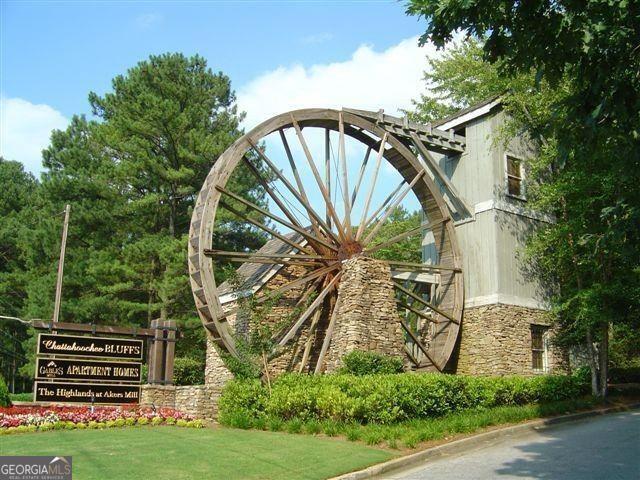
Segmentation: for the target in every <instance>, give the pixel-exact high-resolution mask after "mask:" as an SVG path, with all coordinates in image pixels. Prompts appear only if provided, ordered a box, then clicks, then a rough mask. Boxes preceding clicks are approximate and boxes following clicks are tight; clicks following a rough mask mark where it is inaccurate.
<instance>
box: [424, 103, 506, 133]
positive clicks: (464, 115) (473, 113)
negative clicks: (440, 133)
mask: <svg viewBox="0 0 640 480" xmlns="http://www.w3.org/2000/svg"><path fill="white" fill-rule="evenodd" d="M501 103H502V101H501V98H500V95H495V96H493V97H489V98H487V99H486V100H483V101H482V102H479V103H476V104H475V105H471V106H470V107H467V108H463V109H462V110H458V111H457V112H455V113H452V114H451V115H449V116H447V117H445V118H442V119H440V120H437V121H435V122H433V126H434V127H437V128H439V129H440V130H449V129H450V128H455V127H458V126H460V125H462V124H464V123H467V122H469V121H471V120H473V119H476V118H478V117H481V116H483V115H486V114H488V113H489V112H491V111H492V110H493V109H494V108H497V107H499V106H500V104H501Z"/></svg>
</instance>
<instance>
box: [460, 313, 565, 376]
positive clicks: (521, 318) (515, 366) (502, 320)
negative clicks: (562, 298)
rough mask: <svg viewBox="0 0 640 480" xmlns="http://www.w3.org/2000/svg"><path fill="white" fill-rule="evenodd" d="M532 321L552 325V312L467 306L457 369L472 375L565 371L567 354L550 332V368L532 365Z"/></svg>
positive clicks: (548, 358) (548, 337) (548, 354)
mask: <svg viewBox="0 0 640 480" xmlns="http://www.w3.org/2000/svg"><path fill="white" fill-rule="evenodd" d="M531 325H541V326H549V325H550V318H549V312H547V311H545V310H538V309H534V308H526V307H520V306H516V305H503V304H493V305H486V306H482V307H475V308H465V311H464V319H463V322H462V332H461V338H460V345H459V351H458V362H457V369H456V373H459V374H469V375H534V374H539V373H562V372H564V371H566V369H567V358H566V354H564V352H562V351H561V350H559V349H558V348H557V347H555V346H554V345H553V330H552V329H551V328H549V331H548V332H547V346H548V348H547V369H546V371H534V370H533V366H532V349H531Z"/></svg>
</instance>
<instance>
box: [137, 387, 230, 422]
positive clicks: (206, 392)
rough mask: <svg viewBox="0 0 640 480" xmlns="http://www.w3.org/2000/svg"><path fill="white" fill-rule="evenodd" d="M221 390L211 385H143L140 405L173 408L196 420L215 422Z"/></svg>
mask: <svg viewBox="0 0 640 480" xmlns="http://www.w3.org/2000/svg"><path fill="white" fill-rule="evenodd" d="M221 393H222V388H220V387H218V386H213V385H187V386H175V385H143V386H142V388H141V392H140V405H141V406H143V407H151V406H154V407H156V408H160V407H164V408H173V409H176V410H178V411H180V412H183V413H186V414H189V415H193V416H194V417H197V418H204V419H208V420H215V419H216V418H217V416H218V399H219V398H220V394H221Z"/></svg>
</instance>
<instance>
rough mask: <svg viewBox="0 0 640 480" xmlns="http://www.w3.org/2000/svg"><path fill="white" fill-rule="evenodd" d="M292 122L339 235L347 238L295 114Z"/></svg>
mask: <svg viewBox="0 0 640 480" xmlns="http://www.w3.org/2000/svg"><path fill="white" fill-rule="evenodd" d="M291 122H292V123H293V127H294V128H295V130H296V135H297V136H298V140H299V141H300V145H302V150H304V154H305V158H306V159H307V163H309V167H311V171H312V172H313V176H314V178H315V179H316V183H317V184H318V187H319V188H320V192H321V193H322V196H323V197H324V201H325V204H326V207H327V210H328V211H329V214H330V215H331V217H333V221H334V222H335V224H336V228H337V229H338V235H339V236H340V237H341V238H342V239H345V238H346V236H345V232H344V228H343V226H342V223H341V222H340V219H339V218H338V214H337V213H336V210H335V208H334V207H333V204H332V203H331V197H330V196H329V192H327V189H326V187H325V185H324V182H323V181H322V178H320V173H318V169H317V168H316V164H315V162H314V161H313V156H312V155H311V151H310V150H309V147H308V145H307V141H306V140H305V138H304V135H302V130H300V125H298V122H297V120H296V119H295V117H294V116H293V115H291Z"/></svg>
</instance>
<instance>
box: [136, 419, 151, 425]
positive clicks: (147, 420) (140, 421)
mask: <svg viewBox="0 0 640 480" xmlns="http://www.w3.org/2000/svg"><path fill="white" fill-rule="evenodd" d="M137 423H138V425H148V424H149V419H148V418H147V417H140V418H138V422H137Z"/></svg>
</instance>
